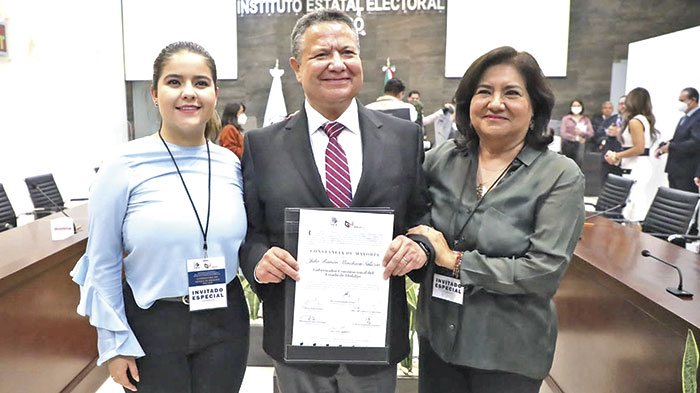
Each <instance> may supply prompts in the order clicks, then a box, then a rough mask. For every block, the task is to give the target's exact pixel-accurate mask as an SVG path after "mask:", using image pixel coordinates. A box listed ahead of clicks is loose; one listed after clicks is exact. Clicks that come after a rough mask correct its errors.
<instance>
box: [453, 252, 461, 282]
mask: <svg viewBox="0 0 700 393" xmlns="http://www.w3.org/2000/svg"><path fill="white" fill-rule="evenodd" d="M453 252H454V253H455V264H454V266H452V276H454V278H459V271H460V269H461V267H462V256H463V255H464V253H463V252H462V251H453Z"/></svg>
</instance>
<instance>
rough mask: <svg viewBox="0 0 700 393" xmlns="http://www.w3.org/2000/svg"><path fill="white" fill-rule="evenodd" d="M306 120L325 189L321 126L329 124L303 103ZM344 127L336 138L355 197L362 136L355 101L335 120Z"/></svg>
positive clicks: (324, 139)
mask: <svg viewBox="0 0 700 393" xmlns="http://www.w3.org/2000/svg"><path fill="white" fill-rule="evenodd" d="M304 109H306V118H307V120H308V124H309V139H310V140H311V151H312V152H313V154H314V162H316V169H318V174H319V175H320V176H321V181H322V182H323V188H326V148H327V147H328V139H329V138H328V134H326V133H325V132H324V131H323V130H322V129H321V126H322V125H324V124H326V123H327V122H329V121H330V120H328V119H326V118H325V117H324V116H323V115H322V114H320V113H319V112H318V111H317V110H316V109H314V108H313V107H312V106H311V104H309V102H308V101H305V102H304ZM335 121H336V122H338V123H341V124H342V125H344V126H345V129H344V130H343V132H341V133H340V135H339V136H338V143H340V146H342V147H343V150H344V151H345V157H347V159H348V169H349V170H350V185H351V188H352V190H351V191H352V195H353V197H354V196H355V191H356V190H357V184H358V183H359V182H360V176H362V135H361V133H360V119H359V117H358V112H357V101H355V99H353V100H352V102H351V103H350V106H348V109H346V110H345V112H343V114H342V115H340V117H339V118H338V119H336V120H335Z"/></svg>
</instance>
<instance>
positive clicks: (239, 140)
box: [219, 102, 248, 159]
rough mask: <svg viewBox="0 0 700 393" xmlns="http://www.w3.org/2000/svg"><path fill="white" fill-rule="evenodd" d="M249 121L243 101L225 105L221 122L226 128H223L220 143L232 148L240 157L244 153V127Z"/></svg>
mask: <svg viewBox="0 0 700 393" xmlns="http://www.w3.org/2000/svg"><path fill="white" fill-rule="evenodd" d="M247 121H248V116H246V114H245V105H243V103H238V102H234V103H230V104H226V107H224V114H223V116H221V124H222V125H223V126H224V129H223V130H221V136H220V137H219V144H220V145H221V146H223V147H225V148H227V149H229V150H231V151H232V152H233V153H234V154H235V155H236V156H238V159H240V158H241V156H242V155H243V132H242V130H243V127H241V126H242V125H244V124H245V123H246V122H247Z"/></svg>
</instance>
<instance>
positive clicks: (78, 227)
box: [34, 184, 80, 233]
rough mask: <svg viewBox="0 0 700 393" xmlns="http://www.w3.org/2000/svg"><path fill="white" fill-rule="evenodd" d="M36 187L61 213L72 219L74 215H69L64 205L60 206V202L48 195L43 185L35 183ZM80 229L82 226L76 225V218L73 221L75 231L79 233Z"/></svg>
mask: <svg viewBox="0 0 700 393" xmlns="http://www.w3.org/2000/svg"><path fill="white" fill-rule="evenodd" d="M34 189H35V190H37V191H39V193H41V195H43V196H44V198H46V199H47V200H48V201H49V202H51V204H52V205H53V207H55V208H56V209H57V210H58V211H59V212H61V214H63V215H64V216H66V217H68V218H70V219H73V217H71V216H69V215H68V213H66V212H64V210H65V209H66V208H65V207H63V206H59V205H58V203H56V202H55V201H54V200H53V199H51V197H50V196H48V195H47V194H46V193H45V192H44V190H42V189H41V187H39V185H38V184H34ZM79 229H80V226H79V225H78V226H76V225H75V220H74V221H73V233H78V230H79Z"/></svg>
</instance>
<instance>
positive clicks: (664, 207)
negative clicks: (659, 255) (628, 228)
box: [642, 187, 700, 247]
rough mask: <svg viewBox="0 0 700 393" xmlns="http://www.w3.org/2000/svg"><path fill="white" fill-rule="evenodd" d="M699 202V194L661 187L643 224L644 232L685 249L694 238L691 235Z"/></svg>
mask: <svg viewBox="0 0 700 393" xmlns="http://www.w3.org/2000/svg"><path fill="white" fill-rule="evenodd" d="M698 201H700V194H698V193H694V192H688V191H682V190H675V189H672V188H666V187H659V190H658V191H657V192H656V196H655V197H654V201H653V202H652V203H651V207H649V211H648V212H647V215H646V217H645V218H644V221H643V222H642V232H646V233H648V234H650V235H652V236H654V237H658V238H661V239H665V240H668V241H670V242H672V243H673V244H676V245H679V246H681V247H685V242H686V241H688V240H692V238H694V237H693V236H689V235H690V230H691V228H692V223H693V218H694V217H695V215H696V214H697V211H698Z"/></svg>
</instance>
